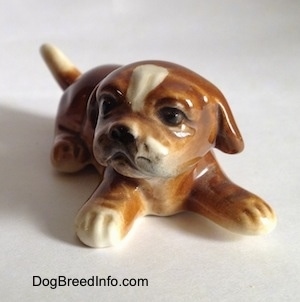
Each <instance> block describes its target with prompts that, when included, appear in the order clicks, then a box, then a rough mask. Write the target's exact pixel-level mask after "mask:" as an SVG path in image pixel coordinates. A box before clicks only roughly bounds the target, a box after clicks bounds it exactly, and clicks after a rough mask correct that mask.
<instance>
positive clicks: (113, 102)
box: [100, 94, 118, 116]
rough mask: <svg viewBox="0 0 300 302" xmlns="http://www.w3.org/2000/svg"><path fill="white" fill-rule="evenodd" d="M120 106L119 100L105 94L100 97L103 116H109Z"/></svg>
mask: <svg viewBox="0 0 300 302" xmlns="http://www.w3.org/2000/svg"><path fill="white" fill-rule="evenodd" d="M117 105H118V100H117V99H116V98H115V97H114V96H112V95H110V94H104V95H102V96H100V106H101V113H102V115H103V116H105V115H107V114H109V113H110V112H111V111H112V110H113V109H114V108H115V107H117Z"/></svg>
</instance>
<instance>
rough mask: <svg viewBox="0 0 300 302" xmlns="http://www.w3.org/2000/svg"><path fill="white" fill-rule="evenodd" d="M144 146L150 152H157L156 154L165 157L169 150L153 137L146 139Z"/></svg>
mask: <svg viewBox="0 0 300 302" xmlns="http://www.w3.org/2000/svg"><path fill="white" fill-rule="evenodd" d="M146 144H147V145H148V147H149V148H150V150H151V151H154V152H157V153H158V154H161V155H164V156H166V155H168V153H169V149H168V148H167V147H165V146H164V145H162V144H161V143H160V142H159V141H157V140H156V139H154V138H153V137H147V139H146Z"/></svg>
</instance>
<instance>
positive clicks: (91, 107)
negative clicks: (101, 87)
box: [86, 85, 99, 130]
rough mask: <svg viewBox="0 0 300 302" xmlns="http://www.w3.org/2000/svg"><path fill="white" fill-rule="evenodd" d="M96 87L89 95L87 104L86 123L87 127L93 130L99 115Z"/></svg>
mask: <svg viewBox="0 0 300 302" xmlns="http://www.w3.org/2000/svg"><path fill="white" fill-rule="evenodd" d="M97 88H98V85H97V86H96V87H95V88H94V90H93V91H92V93H91V94H90V97H89V100H88V103H87V110H86V114H87V123H88V124H89V126H90V127H91V128H92V129H93V130H95V128H96V125H97V121H98V115H99V103H98V101H97V98H96V91H97Z"/></svg>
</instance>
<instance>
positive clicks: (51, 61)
mask: <svg viewBox="0 0 300 302" xmlns="http://www.w3.org/2000/svg"><path fill="white" fill-rule="evenodd" d="M40 50H41V54H42V57H43V58H44V60H45V62H46V64H47V66H48V68H49V69H50V71H51V73H52V75H53V76H54V78H55V80H56V81H57V83H58V84H59V86H60V87H61V88H62V89H63V90H65V89H66V88H68V87H69V86H70V85H71V84H72V83H74V82H75V80H76V79H77V78H78V77H79V76H80V75H81V72H80V71H79V70H78V69H77V68H76V67H75V65H74V64H73V63H72V62H71V61H70V60H69V59H68V58H67V57H66V56H65V55H64V54H63V53H62V52H61V51H60V50H59V49H58V48H56V47H55V46H53V45H50V44H44V45H42V46H41V49H40Z"/></svg>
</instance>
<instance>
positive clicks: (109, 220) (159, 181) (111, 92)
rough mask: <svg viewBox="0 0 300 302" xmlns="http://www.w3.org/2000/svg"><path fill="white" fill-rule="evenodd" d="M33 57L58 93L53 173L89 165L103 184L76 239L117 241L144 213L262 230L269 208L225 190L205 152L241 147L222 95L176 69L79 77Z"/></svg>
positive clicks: (55, 61) (161, 66)
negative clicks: (188, 215)
mask: <svg viewBox="0 0 300 302" xmlns="http://www.w3.org/2000/svg"><path fill="white" fill-rule="evenodd" d="M41 53H42V55H43V57H44V59H45V61H46V63H47V65H48V66H49V68H50V70H51V71H52V73H53V75H54V77H55V79H56V80H57V82H58V83H59V85H60V86H61V88H62V89H63V90H64V94H63V96H62V99H61V102H60V106H59V109H58V114H57V119H56V127H55V139H54V145H53V149H52V153H51V160H52V163H53V165H54V167H55V168H56V169H57V170H59V171H62V172H76V171H79V170H81V169H83V168H84V167H86V166H87V165H93V166H95V168H96V169H97V171H98V172H99V174H100V177H101V180H100V183H99V186H98V187H97V188H96V190H95V191H94V193H93V194H92V196H91V197H90V198H89V200H88V201H87V202H86V203H85V204H84V205H83V207H82V208H81V209H80V210H79V213H78V215H77V218H76V232H77V235H78V237H79V238H80V240H81V241H82V242H83V243H85V244H86V245H89V246H92V247H106V246H111V245H115V244H117V243H118V242H119V241H120V240H121V239H122V238H124V236H125V235H126V234H127V232H128V231H129V230H130V228H131V226H132V225H133V223H134V221H135V219H136V218H137V217H140V216H145V215H150V214H151V215H162V216H163V215H172V214H175V213H178V212H181V211H192V212H196V213H198V214H201V215H203V216H205V217H207V218H209V219H210V220H212V221H214V222H215V223H217V224H219V225H221V226H223V227H225V228H227V229H229V230H231V231H234V232H238V233H242V234H249V235H256V234H263V233H268V232H269V231H271V230H272V229H273V228H274V226H275V224H276V217H275V214H274V212H273V210H272V209H271V207H270V206H269V205H268V204H266V203H265V202H264V201H263V200H262V199H261V198H259V197H258V196H256V195H254V194H253V193H251V192H248V191H246V190H245V189H243V188H241V187H239V186H237V185H236V184H234V183H232V182H231V181H230V180H229V179H228V178H227V177H226V176H225V174H224V173H223V172H222V170H221V169H220V167H219V165H218V163H217V161H216V158H215V157H214V154H213V152H212V149H213V148H218V149H220V150H221V151H223V152H225V153H230V154H234V153H238V152H240V151H242V149H243V140H242V137H241V135H240V132H239V130H238V128H237V125H236V123H235V121H234V118H233V115H232V112H231V110H230V108H229V106H228V103H227V101H226V99H225V98H224V96H223V95H222V93H221V92H220V91H219V90H218V89H217V88H216V87H215V86H214V85H213V84H211V83H210V82H208V81H207V80H206V79H204V78H203V77H201V76H199V75H198V74H196V73H194V72H192V71H191V70H188V69H186V68H184V67H182V66H179V65H176V64H173V63H169V62H162V61H143V62H136V63H133V64H130V65H126V66H118V65H106V66H100V67H96V68H94V69H92V70H90V71H88V72H86V73H83V74H82V73H81V72H80V71H79V70H78V69H77V68H76V67H75V66H74V65H73V64H72V63H71V62H70V61H69V60H68V58H66V57H65V56H64V54H62V53H61V52H60V51H59V50H58V49H57V48H55V47H53V46H51V45H44V46H42V48H41Z"/></svg>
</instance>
